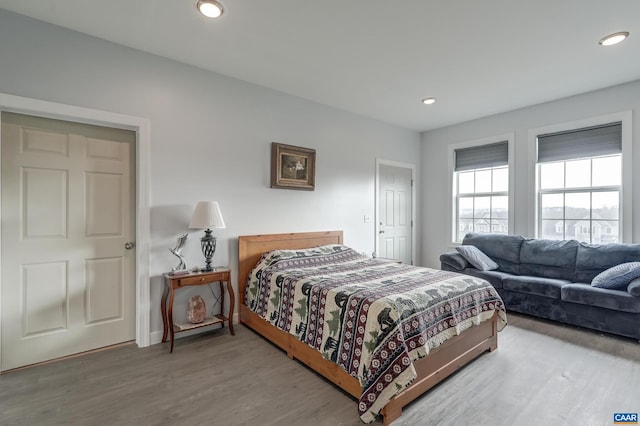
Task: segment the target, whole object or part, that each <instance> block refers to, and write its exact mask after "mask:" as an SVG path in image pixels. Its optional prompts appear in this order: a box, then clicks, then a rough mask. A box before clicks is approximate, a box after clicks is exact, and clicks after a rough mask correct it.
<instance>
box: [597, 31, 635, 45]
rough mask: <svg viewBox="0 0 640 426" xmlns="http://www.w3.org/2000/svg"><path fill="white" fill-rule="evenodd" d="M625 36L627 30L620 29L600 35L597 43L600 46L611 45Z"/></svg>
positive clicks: (626, 35) (627, 33) (627, 34)
mask: <svg viewBox="0 0 640 426" xmlns="http://www.w3.org/2000/svg"><path fill="white" fill-rule="evenodd" d="M627 37H629V32H628V31H621V32H619V33H613V34H609V35H608V36H605V37H602V38H601V39H600V41H599V42H598V44H600V45H602V46H612V45H614V44H618V43H620V42H621V41H623V40H624V39H625V38H627Z"/></svg>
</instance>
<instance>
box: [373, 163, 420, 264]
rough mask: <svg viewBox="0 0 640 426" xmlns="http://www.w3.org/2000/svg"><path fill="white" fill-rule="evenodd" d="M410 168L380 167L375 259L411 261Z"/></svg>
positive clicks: (382, 165) (407, 262)
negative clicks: (376, 252) (376, 253)
mask: <svg viewBox="0 0 640 426" xmlns="http://www.w3.org/2000/svg"><path fill="white" fill-rule="evenodd" d="M411 173H412V172H411V169H409V168H404V167H395V166H388V165H384V164H381V165H380V168H379V176H378V179H379V190H380V193H379V194H378V200H379V201H378V203H379V206H378V211H379V214H380V219H379V223H378V225H379V226H378V239H379V241H378V248H379V251H380V252H379V253H378V256H380V257H385V258H389V259H397V260H401V261H402V262H403V263H406V264H411V263H412V259H413V253H412V241H411V235H412V234H411V230H412V229H411V228H412V226H413V224H412V216H411V215H412V205H411V203H412V194H411V191H412V182H411V179H412V177H411Z"/></svg>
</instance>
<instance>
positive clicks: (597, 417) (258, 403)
mask: <svg viewBox="0 0 640 426" xmlns="http://www.w3.org/2000/svg"><path fill="white" fill-rule="evenodd" d="M614 412H640V344H638V343H637V342H635V341H633V340H628V339H623V338H617V337H613V336H610V335H601V334H598V333H594V332H591V331H587V330H582V329H579V328H574V327H569V326H563V325H559V324H556V323H552V322H547V321H541V320H536V319H533V318H530V317H525V316H520V315H513V314H512V315H510V316H509V326H507V328H506V329H505V330H504V331H503V332H501V333H500V335H499V348H498V350H497V351H495V352H493V353H490V354H485V355H483V356H481V357H480V358H479V359H477V360H476V361H475V362H473V363H471V364H470V365H468V366H467V367H465V368H463V369H462V370H460V371H459V372H458V373H456V374H454V375H453V376H452V377H450V378H449V379H447V380H445V381H444V382H443V383H441V384H440V385H438V386H436V387H435V388H434V389H432V390H431V391H430V392H428V393H427V394H425V395H424V396H423V397H421V398H420V399H418V400H417V401H415V402H414V403H412V404H411V405H409V406H408V407H406V408H405V410H404V413H403V416H402V418H401V419H400V420H399V421H397V422H396V423H394V425H398V426H400V425H438V426H440V425H456V426H460V425H505V426H506V425H509V426H511V425H536V426H538V425H611V424H612V423H613V421H612V418H613V417H612V416H613V413H614ZM0 424H2V425H5V424H6V425H58V424H59V425H71V424H73V425H111V424H118V425H160V424H169V425H225V426H226V425H274V426H275V425H308V424H313V425H332V426H333V425H346V426H349V425H353V426H355V425H361V424H362V423H361V422H360V420H359V418H358V415H357V408H356V401H355V400H354V399H353V398H351V397H350V396H348V395H347V394H346V393H343V392H342V391H340V390H339V389H338V388H336V387H335V386H333V385H332V384H330V383H328V382H327V381H325V380H324V379H322V378H321V377H319V376H318V375H316V374H315V373H313V372H312V371H311V370H309V369H308V368H306V367H305V366H303V365H301V364H300V363H298V362H296V361H291V360H289V359H288V358H287V356H286V354H285V353H284V352H282V351H281V350H279V349H277V348H276V347H274V346H273V345H271V344H270V343H268V342H266V341H265V340H264V339H262V338H261V337H260V336H258V335H256V334H254V333H253V332H252V331H250V330H248V329H246V328H244V327H242V326H239V327H238V331H237V333H236V336H231V335H229V334H228V331H227V330H226V329H224V330H221V331H217V332H212V333H208V334H201V335H197V336H191V337H187V338H184V339H179V340H177V341H176V344H175V348H174V353H173V354H169V353H168V350H167V347H166V345H155V346H152V347H149V348H143V349H138V348H136V347H135V345H129V346H124V347H119V348H114V349H111V350H108V351H103V352H97V353H92V354H88V355H86V356H82V357H77V358H71V359H66V360H63V361H60V362H56V363H52V364H47V365H41V366H36V367H33V368H29V369H25V370H21V371H16V372H13V373H9V374H5V375H3V376H0ZM376 424H381V422H380V421H378V422H377V423H376Z"/></svg>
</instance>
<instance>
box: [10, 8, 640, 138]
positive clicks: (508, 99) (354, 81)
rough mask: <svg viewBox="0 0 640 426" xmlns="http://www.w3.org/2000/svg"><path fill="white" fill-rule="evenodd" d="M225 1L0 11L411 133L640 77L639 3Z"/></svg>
mask: <svg viewBox="0 0 640 426" xmlns="http://www.w3.org/2000/svg"><path fill="white" fill-rule="evenodd" d="M220 1H221V3H222V4H223V5H224V8H225V13H224V15H223V16H222V17H221V18H220V19H217V20H211V19H207V18H204V17H203V16H202V15H200V14H199V13H198V11H197V10H196V7H195V3H196V0H134V1H132V0H108V1H105V0H20V1H16V0H0V8H4V9H7V10H10V11H13V12H16V13H19V14H22V15H26V16H30V17H33V18H35V19H39V20H42V21H46V22H50V23H53V24H56V25H60V26H63V27H67V28H70V29H73V30H76V31H79V32H82V33H86V34H90V35H93V36H95V37H99V38H102V39H105V40H109V41H112V42H114V43H118V44H122V45H125V46H129V47H133V48H136V49H140V50H143V51H147V52H151V53H154V54H157V55H160V56H164V57H167V58H171V59H175V60H177V61H181V62H184V63H187V64H191V65H195V66H197V67H200V68H204V69H207V70H211V71H214V72H217V73H220V74H224V75H227V76H231V77H235V78H238V79H241V80H244V81H248V82H252V83H255V84H259V85H261V86H266V87H269V88H272V89H275V90H279V91H282V92H285V93H288V94H291V95H295V96H299V97H302V98H306V99H310V100H313V101H316V102H319V103H321V104H325V105H329V106H332V107H336V108H340V109H343V110H347V111H351V112H354V113H357V114H360V115H364V116H367V117H372V118H374V119H377V120H381V121H385V122H388V123H392V124H395V125H398V126H402V127H405V128H408V129H413V130H417V131H425V130H430V129H434V128H439V127H443V126H447V125H451V124H455V123H460V122H463V121H468V120H472V119H475V118H480V117H484V116H488V115H492V114H496V113H500V112H504V111H509V110H513V109H516V108H521V107H525V106H529V105H534V104H538V103H542V102H547V101H551V100H554V99H559V98H563V97H567V96H571V95H575V94H579V93H584V92H588V91H592V90H595V89H599V88H603V87H608V86H613V85H616V84H620V83H624V82H628V81H632V80H637V79H640V59H639V58H640V1H638V0H614V1H608V2H607V1H602V0H561V1H558V0H535V1H532V0H487V1H478V0H449V1H443V0H438V1H436V0H400V1H395V2H394V1H383V0H322V1H316V0H268V1H267V0H220ZM617 31H629V32H630V33H631V36H630V37H629V38H628V39H627V40H626V41H624V42H623V43H621V44H619V45H616V46H612V47H608V48H604V47H602V46H599V45H598V40H599V39H600V38H602V37H603V36H604V35H607V34H610V33H613V32H617ZM428 96H435V97H437V98H438V102H436V103H435V104H433V105H430V106H425V105H423V104H422V103H421V102H420V100H421V99H422V98H424V97H428Z"/></svg>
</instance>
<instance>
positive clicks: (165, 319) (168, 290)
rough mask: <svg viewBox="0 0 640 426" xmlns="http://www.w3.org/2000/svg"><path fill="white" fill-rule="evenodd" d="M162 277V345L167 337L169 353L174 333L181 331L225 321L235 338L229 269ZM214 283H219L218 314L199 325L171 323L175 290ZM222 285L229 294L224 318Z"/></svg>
mask: <svg viewBox="0 0 640 426" xmlns="http://www.w3.org/2000/svg"><path fill="white" fill-rule="evenodd" d="M163 277H164V284H165V286H164V292H163V293H162V302H161V303H160V309H161V311H162V326H163V329H162V343H164V342H166V341H167V335H168V337H169V340H170V341H171V346H170V348H169V352H170V353H172V352H173V341H174V337H175V333H180V332H182V331H187V330H193V329H196V328H201V327H208V326H210V325H214V324H219V323H222V326H223V327H224V322H225V321H227V323H228V324H229V331H230V332H231V335H232V336H235V334H236V333H235V332H234V331H233V305H234V304H235V296H234V294H233V288H232V287H231V269H229V268H215V269H214V270H213V271H209V272H204V271H203V272H190V273H188V274H181V275H173V274H171V273H170V272H168V273H165V274H163ZM214 282H218V283H220V305H221V307H220V314H217V315H213V314H212V315H211V316H208V317H207V318H206V319H205V320H204V322H201V323H199V324H190V323H186V322H185V323H176V322H174V321H173V300H174V297H175V293H176V290H178V289H180V288H183V287H187V286H193V285H207V284H211V283H214ZM222 283H226V284H227V292H228V293H229V316H225V315H224V313H223V311H224V287H223V285H222ZM167 299H168V303H167Z"/></svg>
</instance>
